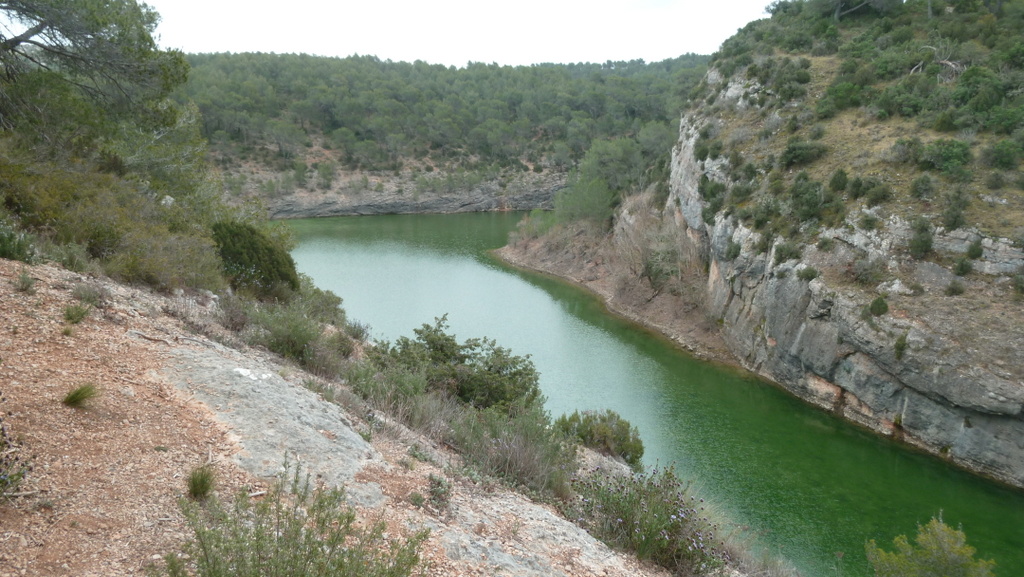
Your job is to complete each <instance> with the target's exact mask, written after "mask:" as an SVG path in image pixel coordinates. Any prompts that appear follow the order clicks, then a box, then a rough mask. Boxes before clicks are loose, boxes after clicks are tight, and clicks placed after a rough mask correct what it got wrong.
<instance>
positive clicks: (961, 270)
mask: <svg viewBox="0 0 1024 577" xmlns="http://www.w3.org/2000/svg"><path fill="white" fill-rule="evenodd" d="M972 270H974V267H973V266H972V265H971V259H969V258H967V257H962V258H958V259H956V262H955V263H953V274H955V275H957V276H964V275H968V274H970V273H971V271H972Z"/></svg>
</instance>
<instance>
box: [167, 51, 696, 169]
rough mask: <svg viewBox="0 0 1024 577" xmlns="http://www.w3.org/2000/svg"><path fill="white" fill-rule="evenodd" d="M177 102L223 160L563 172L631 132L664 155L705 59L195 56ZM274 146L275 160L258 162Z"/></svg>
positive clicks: (393, 167)
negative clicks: (195, 110) (597, 146)
mask: <svg viewBox="0 0 1024 577" xmlns="http://www.w3.org/2000/svg"><path fill="white" fill-rule="evenodd" d="M188 58H189V61H190V63H191V65H192V70H193V72H192V76H191V79H190V81H189V83H188V85H187V86H186V87H185V89H184V90H183V91H182V92H181V93H180V95H179V96H180V98H181V99H182V100H184V99H192V100H194V101H195V102H196V103H197V104H198V105H199V108H200V110H201V111H202V114H203V133H204V134H205V135H206V136H207V137H209V138H210V139H211V141H212V142H213V143H214V147H215V148H217V149H218V150H222V151H224V152H225V154H230V155H235V154H240V155H243V156H245V155H255V156H256V157H257V159H261V160H264V161H267V162H275V161H276V160H278V159H287V158H291V157H292V156H295V155H298V154H301V153H302V150H303V145H304V144H305V143H307V142H309V141H310V140H311V139H322V140H323V141H324V142H326V144H327V145H328V146H329V147H330V148H331V151H330V154H331V155H332V156H334V158H333V160H334V161H336V162H338V163H339V164H342V165H345V166H348V167H350V168H363V169H372V170H385V169H387V170H391V169H395V168H397V167H398V166H400V164H401V163H402V162H403V161H405V160H407V159H409V158H422V157H424V156H429V157H431V158H432V159H434V160H435V162H443V163H457V164H459V163H460V164H462V165H466V164H470V163H483V164H495V165H501V166H506V167H507V166H517V167H518V166H519V163H520V162H522V161H527V162H529V163H531V164H535V165H537V164H539V165H542V166H556V167H560V166H564V165H565V163H566V162H574V161H579V160H580V159H582V158H583V155H584V154H585V153H586V151H587V150H588V149H589V148H590V146H591V143H592V142H593V141H595V140H603V139H609V138H613V137H621V136H629V137H631V138H637V137H639V138H640V141H641V143H642V146H656V147H658V148H659V150H660V149H661V146H662V141H663V140H664V137H665V135H666V134H669V135H671V134H672V132H673V131H672V129H671V125H672V122H673V121H674V120H675V119H676V118H677V117H678V112H679V111H680V110H681V109H682V105H683V102H684V101H685V99H686V98H687V96H688V94H689V92H690V90H691V88H692V87H693V86H694V85H696V83H697V82H698V81H699V79H700V77H701V76H703V74H704V71H705V70H706V68H705V63H706V61H707V57H705V56H698V55H694V54H686V55H683V56H680V57H678V58H674V59H670V60H665V61H662V62H656V63H646V62H644V61H642V60H634V61H629V62H606V63H604V64H568V65H560V64H541V65H534V66H518V67H511V66H498V65H494V64H482V63H470V64H469V65H467V66H466V67H464V68H455V67H445V66H440V65H431V64H428V63H426V62H421V61H417V62H413V63H407V62H392V61H382V60H380V59H378V58H375V57H372V56H353V57H349V58H319V57H312V56H306V55H274V54H234V55H232V54H202V55H190V56H189V57H188ZM267 145H269V150H270V151H272V152H273V155H274V157H271V158H266V157H261V156H260V154H264V153H263V152H262V151H264V150H266V149H267V148H266V147H267Z"/></svg>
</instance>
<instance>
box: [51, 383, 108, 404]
mask: <svg viewBox="0 0 1024 577" xmlns="http://www.w3.org/2000/svg"><path fill="white" fill-rule="evenodd" d="M98 396H100V390H99V389H98V388H96V385H93V384H92V383H86V384H84V385H81V386H79V387H76V388H74V389H72V390H71V391H69V392H68V394H66V395H64V399H63V400H61V402H62V403H64V404H65V405H67V406H68V407H71V408H73V409H84V408H85V406H86V404H87V403H88V402H89V401H91V400H92V399H94V398H96V397H98Z"/></svg>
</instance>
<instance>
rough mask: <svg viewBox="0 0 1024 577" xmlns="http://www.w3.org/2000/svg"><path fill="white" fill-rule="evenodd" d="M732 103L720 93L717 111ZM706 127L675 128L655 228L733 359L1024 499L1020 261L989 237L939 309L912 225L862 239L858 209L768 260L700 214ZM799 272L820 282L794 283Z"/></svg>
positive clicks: (716, 173) (692, 119)
mask: <svg viewBox="0 0 1024 577" xmlns="http://www.w3.org/2000/svg"><path fill="white" fill-rule="evenodd" d="M742 93H743V90H724V91H723V96H720V98H730V97H731V98H733V99H741V98H742V96H740V94H742ZM730 95H731V96H730ZM712 121H713V119H712V118H710V117H709V116H707V115H706V113H705V112H702V111H701V110H698V111H697V112H695V113H692V114H689V115H687V116H685V117H684V118H683V121H682V123H681V127H680V140H679V144H678V146H677V148H676V149H675V151H674V154H673V165H672V177H671V192H670V196H669V199H668V202H667V205H666V208H665V211H664V217H665V219H666V224H667V225H669V226H672V227H676V228H677V229H678V230H679V231H682V232H683V233H684V234H680V235H678V237H679V238H681V239H683V240H682V243H683V244H684V245H686V246H687V248H689V249H691V250H696V251H698V253H699V254H700V255H701V258H702V260H703V262H704V264H705V266H706V270H707V275H706V285H705V290H706V295H705V296H706V300H705V302H706V308H707V313H708V315H709V316H710V317H711V318H713V319H715V320H717V322H718V324H719V325H720V327H721V329H720V330H721V335H722V337H723V339H724V340H725V342H726V345H727V347H728V348H729V349H730V351H731V352H732V354H733V355H734V356H735V357H736V359H737V360H738V361H739V362H740V363H741V364H742V365H743V366H744V367H746V368H748V369H750V370H752V371H755V372H756V373H758V374H760V375H762V376H764V377H766V378H769V379H771V380H773V381H775V382H777V383H779V384H780V385H782V386H783V387H785V388H786V389H788V390H789V391H791V392H792V393H794V394H795V395H797V396H799V397H801V398H803V399H805V400H807V401H809V402H811V403H814V404H816V405H819V406H821V407H825V408H828V409H831V410H833V411H835V412H836V413H837V414H839V415H842V416H843V417H845V418H847V419H849V420H852V421H855V422H857V423H860V424H862V425H864V426H867V427H869V428H871V429H873V430H875V431H877V432H879V433H882V434H885V435H890V436H893V437H896V438H899V439H902V440H904V441H906V442H908V443H911V444H913V445H916V446H918V447H920V448H923V449H925V450H927V451H929V452H932V453H935V454H937V455H941V456H942V457H944V458H948V459H950V460H951V461H953V462H955V463H957V464H960V465H962V466H964V467H966V468H968V469H971V470H974V471H978V472H980V473H982V474H984V475H987V476H990V477H993V478H996V479H999V480H1001V481H1004V482H1007V483H1009V484H1012V485H1015V486H1018V487H1021V486H1024V414H1022V406H1024V358H1022V357H1024V356H1022V355H1021V354H1020V351H1021V350H1024V336H1022V333H1021V328H1020V323H1019V320H1020V317H1021V306H1020V303H1019V300H1018V301H1015V300H1014V298H1013V296H1012V295H1011V294H1009V293H1010V292H1011V291H1009V290H1007V287H1006V285H1007V284H1008V281H1009V278H1007V277H1006V276H1005V275H1008V274H1012V273H1014V272H1016V271H1018V270H1020V269H1021V266H1022V265H1024V253H1022V251H1021V249H1020V248H1019V247H1015V246H1013V245H1012V243H1010V242H1009V241H1007V240H1005V239H992V238H985V239H984V240H983V247H984V252H983V256H982V257H981V258H980V259H978V260H977V261H975V264H974V270H975V271H976V273H981V274H975V275H972V277H971V278H969V279H958V280H959V281H960V282H963V283H967V286H966V291H965V293H964V295H963V296H946V295H945V294H944V289H945V288H946V287H947V286H949V284H950V283H951V282H952V281H953V279H954V274H953V273H952V272H951V271H950V270H948V269H947V268H946V267H945V266H942V265H940V264H936V263H935V262H930V261H927V260H918V259H913V258H911V257H909V256H908V255H907V254H906V251H905V250H904V249H905V247H906V245H907V241H908V239H909V238H910V235H911V227H910V225H909V224H908V222H906V220H904V219H903V218H902V217H900V216H899V215H896V214H890V215H888V216H884V217H883V223H882V226H880V227H877V228H876V229H875V230H870V231H865V230H861V229H858V228H857V227H856V226H854V225H853V223H854V219H855V218H857V216H859V215H860V214H862V212H861V210H869V209H861V210H858V211H851V214H850V215H847V217H846V220H845V222H843V223H842V224H841V225H840V226H838V227H836V228H823V229H821V230H820V232H819V234H818V238H819V239H829V240H827V241H826V242H823V243H818V244H817V245H814V244H806V245H804V246H802V255H801V256H800V258H799V259H786V258H785V257H783V258H781V259H776V251H777V250H779V247H780V246H781V243H782V240H781V239H779V240H775V241H774V242H770V243H762V242H760V241H761V240H762V233H759V232H756V231H755V230H753V229H752V228H749V227H748V226H747V225H745V224H744V223H743V222H742V221H741V220H740V219H738V218H736V217H735V216H727V214H726V211H721V212H718V213H717V214H715V215H714V216H713V219H711V218H707V215H706V214H704V209H705V207H706V206H707V203H706V202H705V201H704V200H703V199H702V197H701V194H700V192H699V190H698V188H699V181H700V179H701V177H702V176H707V177H708V178H710V179H712V180H715V179H717V180H719V181H723V182H724V181H726V176H725V174H724V170H723V168H724V164H725V160H724V159H719V160H711V159H709V158H708V159H705V160H703V161H701V160H698V159H697V157H696V156H695V154H694V147H695V145H696V143H697V141H698V138H699V137H698V133H699V131H700V129H701V128H702V127H703V126H704V125H706V124H707V123H708V122H712ZM706 221H710V222H706ZM626 222H629V219H628V218H626V219H623V218H620V219H619V226H620V227H622V226H623V223H626ZM616 234H617V235H619V234H621V231H616ZM977 237H979V235H978V234H977V232H976V231H972V230H967V231H964V230H957V231H952V232H947V231H945V230H943V229H942V228H938V229H936V231H935V236H934V246H935V248H936V252H937V253H938V254H939V255H946V256H947V257H955V256H957V255H958V254H963V253H965V252H966V251H967V249H968V245H969V244H970V242H971V241H972V240H973V239H974V238H977ZM766 245H767V246H766ZM824 247H828V250H826V249H825V248H824ZM737 248H738V249H739V250H738V251H737ZM858 259H861V260H862V261H868V262H870V261H872V260H873V261H874V262H877V263H879V266H881V267H883V269H884V272H885V276H886V277H887V282H883V283H881V284H879V285H877V286H870V287H865V286H863V285H862V284H857V283H854V282H851V281H850V278H849V277H850V274H849V272H850V268H851V267H852V266H853V263H854V262H855V261H857V260H858ZM938 260H940V261H941V259H938ZM808 267H814V270H815V272H816V273H817V274H816V275H815V274H803V275H801V274H799V273H800V271H801V270H802V269H806V268H808ZM1001 275H1002V276H1001ZM812 277H814V278H812ZM807 279H810V280H807ZM909 287H913V289H911V288H909ZM879 296H882V297H883V298H884V299H885V300H886V303H887V305H888V307H889V310H888V312H886V313H883V314H879V315H874V314H871V313H870V312H868V310H867V306H868V304H869V303H870V302H871V301H872V300H873V299H875V298H877V297H879Z"/></svg>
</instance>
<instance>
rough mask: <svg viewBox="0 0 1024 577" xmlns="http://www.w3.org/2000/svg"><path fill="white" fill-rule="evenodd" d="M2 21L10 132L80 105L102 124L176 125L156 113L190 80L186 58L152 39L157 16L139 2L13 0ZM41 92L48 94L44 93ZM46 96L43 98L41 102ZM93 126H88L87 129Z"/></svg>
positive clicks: (3, 100)
mask: <svg viewBox="0 0 1024 577" xmlns="http://www.w3.org/2000/svg"><path fill="white" fill-rule="evenodd" d="M0 14H2V15H3V17H4V18H5V19H6V20H7V22H8V23H9V24H10V25H9V26H8V27H6V28H5V29H3V30H0V72H2V74H0V110H2V111H3V112H4V114H3V115H2V116H0V118H2V121H3V123H4V124H5V125H6V127H7V128H11V127H12V126H13V125H14V124H17V123H19V122H28V121H31V120H38V119H40V117H45V114H46V113H48V112H52V109H51V107H53V106H59V105H62V104H63V105H68V104H75V105H76V106H75V108H78V109H81V108H82V107H86V106H88V107H89V111H90V113H91V114H94V115H99V116H101V117H106V118H109V117H112V116H117V115H125V114H132V115H133V116H134V117H135V119H136V121H138V122H144V123H146V124H148V125H149V126H163V125H167V124H169V123H173V114H171V113H170V110H169V109H167V108H162V109H161V107H159V106H156V105H155V104H154V103H156V102H159V101H161V100H162V99H163V98H164V97H166V96H167V95H168V94H169V93H170V92H171V91H172V90H173V89H174V88H175V87H177V86H178V85H179V84H181V83H183V82H184V81H185V78H186V75H187V71H188V65H187V64H186V62H185V60H184V57H183V56H182V54H181V53H179V52H175V51H165V50H160V49H159V48H158V47H157V45H156V42H155V41H154V40H153V36H152V32H153V30H154V29H155V28H156V25H157V23H158V21H159V16H158V15H157V13H156V12H155V11H153V10H152V9H151V8H149V7H148V6H146V5H145V4H139V3H137V2H136V1H135V0H73V1H67V0H9V1H4V2H0ZM40 89H42V94H39V91H40ZM40 96H41V97H42V98H40ZM85 124H89V123H85Z"/></svg>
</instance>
